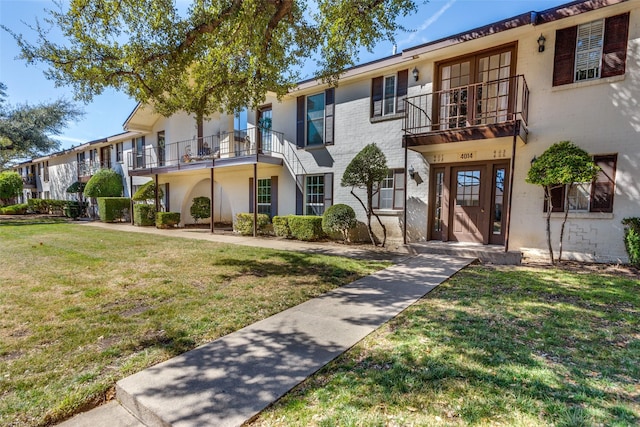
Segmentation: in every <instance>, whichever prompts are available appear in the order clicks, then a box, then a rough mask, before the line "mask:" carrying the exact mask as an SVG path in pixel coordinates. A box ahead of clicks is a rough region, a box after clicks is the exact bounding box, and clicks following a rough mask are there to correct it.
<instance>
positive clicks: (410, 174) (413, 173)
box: [407, 165, 416, 179]
mask: <svg viewBox="0 0 640 427" xmlns="http://www.w3.org/2000/svg"><path fill="white" fill-rule="evenodd" d="M407 172H409V177H410V178H411V179H414V177H415V176H416V170H415V169H414V168H413V165H411V166H409V170H408V171H407Z"/></svg>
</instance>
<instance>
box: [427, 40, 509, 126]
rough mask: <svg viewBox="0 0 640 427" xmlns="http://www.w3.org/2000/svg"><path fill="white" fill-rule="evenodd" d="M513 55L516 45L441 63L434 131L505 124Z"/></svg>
mask: <svg viewBox="0 0 640 427" xmlns="http://www.w3.org/2000/svg"><path fill="white" fill-rule="evenodd" d="M514 56H515V46H507V47H502V48H499V49H496V50H492V51H488V52H481V53H477V54H474V55H469V56H466V57H463V58H459V59H455V60H451V61H447V62H443V63H440V64H439V65H438V67H437V70H438V71H437V72H438V81H437V83H438V96H437V97H436V99H434V110H435V111H434V116H435V117H436V118H437V119H436V123H437V124H436V125H435V126H434V130H448V129H456V128H463V127H467V126H475V125H482V124H492V123H499V122H503V121H504V120H505V119H506V117H507V115H508V112H509V107H510V106H509V99H510V97H509V93H510V85H511V80H510V79H509V78H510V77H511V76H513V71H514V70H515V67H514V63H513V61H512V58H513V57H514Z"/></svg>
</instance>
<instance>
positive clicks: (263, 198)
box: [257, 178, 271, 216]
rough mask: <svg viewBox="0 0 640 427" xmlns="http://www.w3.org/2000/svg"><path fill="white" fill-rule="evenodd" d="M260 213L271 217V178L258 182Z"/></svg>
mask: <svg viewBox="0 0 640 427" xmlns="http://www.w3.org/2000/svg"><path fill="white" fill-rule="evenodd" d="M257 201H258V213H262V214H267V215H269V216H271V178H265V179H259V180H258V200H257Z"/></svg>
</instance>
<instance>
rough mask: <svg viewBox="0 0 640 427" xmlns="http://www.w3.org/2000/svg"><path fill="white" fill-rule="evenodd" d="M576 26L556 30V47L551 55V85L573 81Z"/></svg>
mask: <svg viewBox="0 0 640 427" xmlns="http://www.w3.org/2000/svg"><path fill="white" fill-rule="evenodd" d="M577 36H578V27H569V28H564V29H562V30H558V31H556V47H555V52H554V56H553V85H554V86H559V85H566V84H568V83H573V81H574V76H573V69H574V66H575V61H576V37H577Z"/></svg>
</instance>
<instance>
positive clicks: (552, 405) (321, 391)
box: [251, 265, 640, 427]
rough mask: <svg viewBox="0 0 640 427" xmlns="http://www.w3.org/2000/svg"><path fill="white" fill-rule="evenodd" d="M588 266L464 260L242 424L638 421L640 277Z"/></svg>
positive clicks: (614, 423) (625, 423)
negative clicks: (411, 303)
mask: <svg viewBox="0 0 640 427" xmlns="http://www.w3.org/2000/svg"><path fill="white" fill-rule="evenodd" d="M588 267H589V266H581V265H578V266H577V268H574V269H573V270H572V271H568V270H566V269H565V270H561V269H546V268H526V267H483V266H471V267H468V268H466V269H465V270H463V271H461V272H460V273H458V274H457V275H455V276H454V277H453V278H452V279H450V280H449V281H447V282H446V283H444V284H443V285H441V286H440V287H438V288H437V289H435V290H434V291H433V292H431V293H430V294H428V295H427V296H426V297H425V298H424V299H422V300H421V301H420V302H419V303H417V304H416V305H414V306H412V307H410V308H409V309H408V310H406V311H405V312H404V313H402V314H401V315H400V316H398V317H397V318H396V319H394V320H392V321H391V322H389V323H388V324H386V325H385V326H383V327H382V328H381V329H379V330H378V331H376V332H375V333H373V334H371V335H370V336H369V337H367V338H366V339H365V340H364V341H362V342H361V343H359V344H358V345H357V346H355V347H354V348H353V349H351V350H350V351H349V352H347V353H345V354H344V355H343V356H341V357H339V358H338V359H336V360H335V361H334V362H333V363H332V364H330V365H328V366H327V367H326V368H324V369H322V370H321V371H320V372H319V373H318V374H316V375H315V376H313V377H312V378H310V379H309V380H307V381H306V382H304V383H303V384H301V385H300V386H298V387H297V388H296V389H294V390H293V391H292V392H291V393H289V394H288V395H287V396H285V397H284V398H283V399H281V401H279V402H277V403H276V404H275V405H274V406H273V407H272V408H270V409H268V410H267V411H266V412H264V413H263V414H261V415H260V417H259V418H258V419H256V420H255V421H254V422H253V423H252V424H251V425H252V426H261V427H263V426H291V425H295V426H307V425H315V426H463V425H475V426H487V425H491V426H498V425H502V426H632V425H633V426H635V425H639V424H640V279H639V278H638V275H637V272H636V271H635V270H627V271H628V272H629V273H631V274H622V273H621V272H620V271H615V268H609V269H608V270H614V272H615V273H616V274H610V273H609V272H607V271H606V270H604V271H603V270H602V268H603V267H602V266H591V267H590V268H588ZM623 271H624V270H623Z"/></svg>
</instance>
